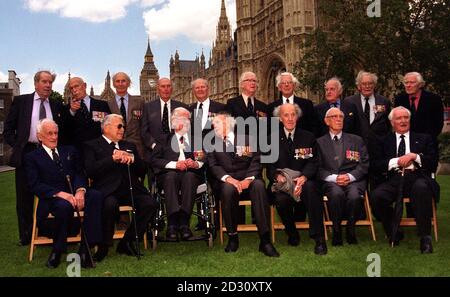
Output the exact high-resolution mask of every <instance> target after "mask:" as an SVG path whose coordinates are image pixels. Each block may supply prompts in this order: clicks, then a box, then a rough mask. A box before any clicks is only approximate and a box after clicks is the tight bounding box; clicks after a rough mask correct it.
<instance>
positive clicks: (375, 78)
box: [355, 70, 378, 86]
mask: <svg viewBox="0 0 450 297" xmlns="http://www.w3.org/2000/svg"><path fill="white" fill-rule="evenodd" d="M365 75H366V76H370V79H371V80H372V81H373V84H374V85H375V86H376V85H377V83H378V76H377V75H376V74H375V73H372V72H367V71H364V70H361V71H360V72H358V75H357V76H356V79H355V83H356V85H357V86H359V84H360V83H361V80H362V79H363V77H364V76H365Z"/></svg>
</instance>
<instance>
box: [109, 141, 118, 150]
mask: <svg viewBox="0 0 450 297" xmlns="http://www.w3.org/2000/svg"><path fill="white" fill-rule="evenodd" d="M109 145H110V146H111V148H112V150H113V151H114V150H116V149H117V147H116V143H115V142H114V141H111V143H110V144H109Z"/></svg>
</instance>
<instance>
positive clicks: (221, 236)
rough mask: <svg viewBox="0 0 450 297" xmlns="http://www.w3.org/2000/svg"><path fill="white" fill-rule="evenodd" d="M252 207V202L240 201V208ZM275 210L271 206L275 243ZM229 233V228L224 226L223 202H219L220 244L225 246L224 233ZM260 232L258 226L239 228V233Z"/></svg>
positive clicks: (272, 233) (271, 221)
mask: <svg viewBox="0 0 450 297" xmlns="http://www.w3.org/2000/svg"><path fill="white" fill-rule="evenodd" d="M251 205H252V201H251V200H241V201H239V206H250V207H251ZM274 213H275V211H274V208H273V206H270V226H271V228H270V233H271V237H272V242H275V230H274V228H273V222H274ZM226 231H227V228H226V227H225V226H224V224H223V217H222V201H219V233H220V244H223V233H224V232H226ZM255 231H258V227H257V226H256V224H239V225H238V226H237V232H255Z"/></svg>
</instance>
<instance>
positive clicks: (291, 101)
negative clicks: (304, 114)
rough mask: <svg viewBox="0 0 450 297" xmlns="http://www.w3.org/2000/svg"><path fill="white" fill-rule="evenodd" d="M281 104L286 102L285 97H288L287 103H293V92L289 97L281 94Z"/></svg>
mask: <svg viewBox="0 0 450 297" xmlns="http://www.w3.org/2000/svg"><path fill="white" fill-rule="evenodd" d="M281 98H282V101H283V104H284V103H286V99H289V103H292V104H293V103H294V94H292V95H291V96H290V97H289V98H286V97H284V96H281Z"/></svg>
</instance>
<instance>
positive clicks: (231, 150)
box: [223, 137, 234, 157]
mask: <svg viewBox="0 0 450 297" xmlns="http://www.w3.org/2000/svg"><path fill="white" fill-rule="evenodd" d="M223 140H224V143H225V152H227V153H230V154H231V156H232V157H234V146H233V144H232V143H231V141H230V140H228V138H227V137H225V138H224V139H223Z"/></svg>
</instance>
